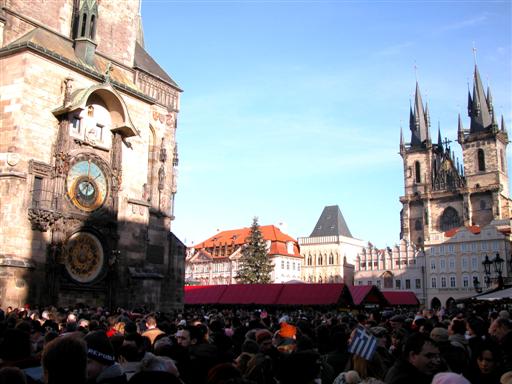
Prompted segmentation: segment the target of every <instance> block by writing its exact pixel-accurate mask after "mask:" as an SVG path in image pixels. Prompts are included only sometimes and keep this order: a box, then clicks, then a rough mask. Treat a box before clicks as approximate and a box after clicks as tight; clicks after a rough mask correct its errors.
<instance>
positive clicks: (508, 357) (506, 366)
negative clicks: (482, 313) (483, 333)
mask: <svg viewBox="0 0 512 384" xmlns="http://www.w3.org/2000/svg"><path fill="white" fill-rule="evenodd" d="M489 335H491V336H492V337H493V338H494V339H495V340H496V341H497V342H498V346H499V347H500V349H501V357H502V368H503V370H504V371H512V322H511V321H510V320H508V319H505V318H503V317H498V318H496V320H494V321H493V322H492V323H491V326H490V327H489Z"/></svg>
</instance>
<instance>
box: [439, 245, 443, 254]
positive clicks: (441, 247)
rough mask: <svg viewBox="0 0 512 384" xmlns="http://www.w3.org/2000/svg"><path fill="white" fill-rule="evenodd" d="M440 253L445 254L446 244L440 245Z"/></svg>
mask: <svg viewBox="0 0 512 384" xmlns="http://www.w3.org/2000/svg"><path fill="white" fill-rule="evenodd" d="M439 254H440V255H443V254H444V245H441V246H440V247H439Z"/></svg>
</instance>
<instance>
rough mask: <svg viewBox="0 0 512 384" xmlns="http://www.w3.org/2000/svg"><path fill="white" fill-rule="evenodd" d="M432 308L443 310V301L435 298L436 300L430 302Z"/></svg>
mask: <svg viewBox="0 0 512 384" xmlns="http://www.w3.org/2000/svg"><path fill="white" fill-rule="evenodd" d="M430 308H432V309H438V308H441V300H439V299H438V298H437V297H434V298H433V299H432V300H431V301H430Z"/></svg>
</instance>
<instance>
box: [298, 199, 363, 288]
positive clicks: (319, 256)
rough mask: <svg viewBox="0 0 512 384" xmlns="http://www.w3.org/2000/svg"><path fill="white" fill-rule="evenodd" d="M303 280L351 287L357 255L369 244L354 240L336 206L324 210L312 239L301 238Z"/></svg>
mask: <svg viewBox="0 0 512 384" xmlns="http://www.w3.org/2000/svg"><path fill="white" fill-rule="evenodd" d="M298 241H299V246H300V254H301V255H302V257H303V264H302V281H304V282H306V283H341V282H344V283H345V284H348V285H352V284H353V282H354V264H355V262H356V259H357V255H358V254H360V253H361V252H362V250H363V249H364V247H365V245H366V243H365V242H364V241H363V240H359V239H356V238H354V237H352V234H351V233H350V230H349V229H348V227H347V224H346V222H345V219H344V217H343V215H342V214H341V211H340V209H339V207H338V206H337V205H331V206H327V207H325V208H324V209H323V211H322V214H321V215H320V218H319V219H318V222H317V223H316V225H315V228H314V229H313V231H312V232H311V235H309V237H299V239H298Z"/></svg>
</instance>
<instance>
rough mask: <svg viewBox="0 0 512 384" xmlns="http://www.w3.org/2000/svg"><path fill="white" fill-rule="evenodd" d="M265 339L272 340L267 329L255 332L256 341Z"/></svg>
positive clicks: (261, 341)
mask: <svg viewBox="0 0 512 384" xmlns="http://www.w3.org/2000/svg"><path fill="white" fill-rule="evenodd" d="M265 340H272V333H271V332H270V331H269V330H268V329H260V330H259V331H257V332H256V342H257V343H258V344H261V343H263V342H264V341H265Z"/></svg>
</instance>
